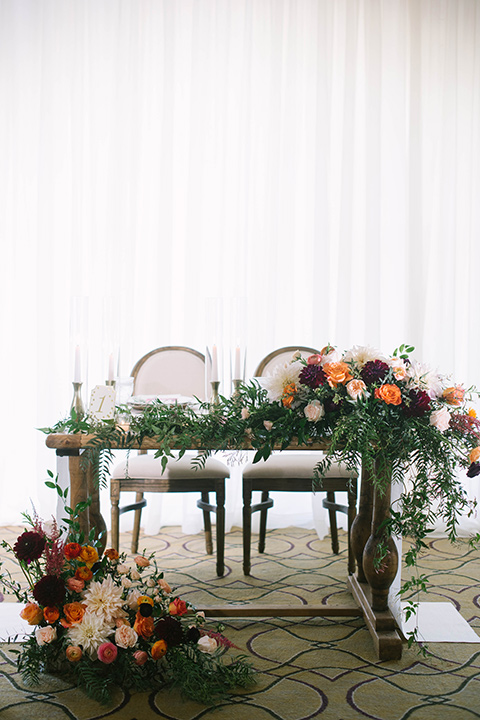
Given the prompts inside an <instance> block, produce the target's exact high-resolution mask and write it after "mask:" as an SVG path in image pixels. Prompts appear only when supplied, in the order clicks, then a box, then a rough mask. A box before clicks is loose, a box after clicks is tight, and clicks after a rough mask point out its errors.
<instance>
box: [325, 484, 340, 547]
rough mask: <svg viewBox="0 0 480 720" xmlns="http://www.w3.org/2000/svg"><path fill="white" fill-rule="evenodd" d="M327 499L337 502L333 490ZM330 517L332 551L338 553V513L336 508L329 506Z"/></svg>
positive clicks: (328, 493) (330, 501)
mask: <svg viewBox="0 0 480 720" xmlns="http://www.w3.org/2000/svg"><path fill="white" fill-rule="evenodd" d="M327 501H328V502H329V503H333V504H335V493H334V492H332V491H329V492H327ZM328 517H329V519H330V534H331V537H332V552H334V553H335V555H338V553H339V552H340V548H339V545H338V530H337V514H336V511H335V508H332V507H329V508H328Z"/></svg>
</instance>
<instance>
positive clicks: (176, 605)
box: [168, 598, 188, 615]
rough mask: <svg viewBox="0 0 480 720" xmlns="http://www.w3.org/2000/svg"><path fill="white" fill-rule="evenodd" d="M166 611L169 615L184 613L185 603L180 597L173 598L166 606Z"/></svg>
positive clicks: (186, 609)
mask: <svg viewBox="0 0 480 720" xmlns="http://www.w3.org/2000/svg"><path fill="white" fill-rule="evenodd" d="M168 612H169V613H170V615H185V613H186V612H188V608H187V603H186V602H185V601H184V600H180V598H175V600H174V601H173V602H171V603H170V605H169V606H168Z"/></svg>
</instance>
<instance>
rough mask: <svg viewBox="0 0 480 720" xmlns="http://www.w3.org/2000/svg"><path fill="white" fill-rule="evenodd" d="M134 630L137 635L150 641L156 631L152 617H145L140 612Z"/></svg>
mask: <svg viewBox="0 0 480 720" xmlns="http://www.w3.org/2000/svg"><path fill="white" fill-rule="evenodd" d="M133 629H134V630H135V632H136V633H137V635H141V636H142V637H143V638H144V639H145V640H148V638H149V637H152V635H153V631H154V629H155V626H154V622H153V617H152V616H151V615H150V617H143V615H141V614H140V612H137V616H136V618H135V623H134V625H133Z"/></svg>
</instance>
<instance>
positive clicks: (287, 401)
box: [282, 383, 297, 408]
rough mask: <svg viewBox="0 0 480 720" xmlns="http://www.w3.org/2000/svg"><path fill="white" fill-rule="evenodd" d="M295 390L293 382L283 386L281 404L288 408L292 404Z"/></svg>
mask: <svg viewBox="0 0 480 720" xmlns="http://www.w3.org/2000/svg"><path fill="white" fill-rule="evenodd" d="M296 392H297V386H296V385H295V383H289V384H288V385H286V386H285V387H284V388H283V396H282V404H283V405H284V406H285V407H287V408H289V407H291V406H292V403H293V401H294V400H295V394H296Z"/></svg>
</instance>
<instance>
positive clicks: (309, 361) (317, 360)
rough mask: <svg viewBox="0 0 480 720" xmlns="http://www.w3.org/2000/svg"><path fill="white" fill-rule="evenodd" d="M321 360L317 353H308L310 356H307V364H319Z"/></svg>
mask: <svg viewBox="0 0 480 720" xmlns="http://www.w3.org/2000/svg"><path fill="white" fill-rule="evenodd" d="M321 362H322V356H321V355H320V354H319V353H316V354H315V355H310V357H308V358H307V365H320V363H321Z"/></svg>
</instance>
